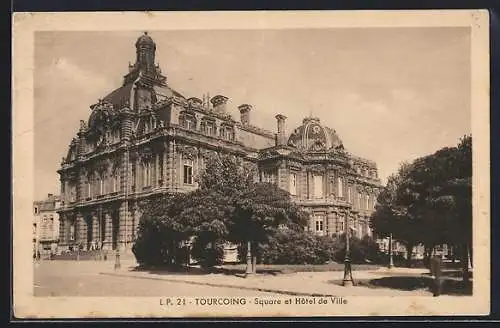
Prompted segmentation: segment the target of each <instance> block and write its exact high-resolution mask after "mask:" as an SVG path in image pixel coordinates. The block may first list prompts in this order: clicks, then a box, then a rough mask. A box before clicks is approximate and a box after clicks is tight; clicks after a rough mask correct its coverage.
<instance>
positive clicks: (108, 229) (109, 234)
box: [103, 212, 113, 249]
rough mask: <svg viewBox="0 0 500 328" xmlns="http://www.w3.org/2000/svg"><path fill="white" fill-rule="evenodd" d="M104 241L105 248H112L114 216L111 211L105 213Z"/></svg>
mask: <svg viewBox="0 0 500 328" xmlns="http://www.w3.org/2000/svg"><path fill="white" fill-rule="evenodd" d="M104 220H105V221H104V222H105V223H104V229H105V230H104V242H103V249H111V246H112V245H111V244H112V242H113V218H112V216H111V213H109V212H108V213H105V214H104Z"/></svg>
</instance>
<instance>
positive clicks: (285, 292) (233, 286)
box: [99, 272, 335, 297]
mask: <svg viewBox="0 0 500 328" xmlns="http://www.w3.org/2000/svg"><path fill="white" fill-rule="evenodd" d="M99 274H102V275H106V276H115V277H126V278H135V279H148V280H161V281H168V282H177V283H184V284H190V285H198V286H209V287H224V288H234V289H245V290H254V291H259V292H269V293H275V294H284V295H292V296H310V297H334V296H335V295H332V294H318V293H302V292H293V291H288V290H280V289H269V288H259V287H247V286H236V285H227V284H213V283H209V282H197V281H190V280H182V279H168V278H160V277H140V276H131V275H126V274H120V273H112V272H100V273H99Z"/></svg>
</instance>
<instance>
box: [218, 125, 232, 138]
mask: <svg viewBox="0 0 500 328" xmlns="http://www.w3.org/2000/svg"><path fill="white" fill-rule="evenodd" d="M220 136H221V137H222V138H223V139H226V140H234V128H233V127H232V126H227V125H226V126H221V128H220Z"/></svg>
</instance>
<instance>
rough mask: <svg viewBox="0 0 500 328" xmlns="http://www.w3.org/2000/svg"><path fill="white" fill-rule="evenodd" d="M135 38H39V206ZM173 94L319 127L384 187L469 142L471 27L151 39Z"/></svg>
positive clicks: (268, 123) (160, 34) (264, 121)
mask: <svg viewBox="0 0 500 328" xmlns="http://www.w3.org/2000/svg"><path fill="white" fill-rule="evenodd" d="M140 34H142V32H141V31H137V32H37V34H36V37H35V76H34V77H35V86H34V87H35V129H34V131H35V198H36V199H39V198H42V197H44V196H45V195H46V194H47V193H59V177H58V175H57V173H56V170H57V169H58V168H59V164H60V161H61V158H62V157H63V156H65V155H66V152H67V149H68V145H69V142H70V140H71V138H72V137H74V136H75V134H76V132H77V130H78V125H79V120H81V119H83V120H87V119H88V116H89V114H90V109H89V106H90V105H91V104H93V103H94V102H96V101H97V99H98V98H100V97H104V96H105V95H106V94H108V93H109V92H110V91H112V90H113V89H114V88H117V87H119V86H120V85H121V83H122V77H123V75H124V74H126V72H127V70H128V62H129V61H131V62H133V61H134V60H135V48H134V43H135V41H136V39H137V37H138V36H140ZM149 34H150V35H151V37H153V39H154V40H155V41H156V43H157V54H156V60H157V62H159V64H160V66H161V68H162V70H163V72H164V73H165V74H166V75H167V78H168V82H169V84H170V86H171V87H173V88H174V89H176V90H177V91H179V92H180V93H182V94H184V95H185V96H186V97H191V96H197V97H199V98H201V96H202V94H203V93H207V92H209V93H210V95H212V96H213V95H216V94H223V95H225V96H227V97H229V99H230V101H229V104H228V108H229V109H230V111H231V112H232V114H233V115H234V117H235V118H239V113H238V111H237V109H236V108H237V106H238V105H240V104H242V103H249V104H252V105H253V106H254V111H253V112H252V117H251V120H252V122H253V124H255V125H258V126H261V127H263V128H266V129H269V130H272V131H275V130H276V122H275V119H274V116H275V115H276V114H277V113H281V114H283V115H285V116H287V117H288V119H287V131H288V132H290V131H291V130H293V129H294V128H295V127H296V126H298V125H299V124H300V123H301V121H302V119H303V118H304V117H305V116H308V115H310V114H312V115H314V116H317V117H319V118H320V119H321V122H322V123H323V124H325V125H327V126H329V127H331V128H333V129H335V130H336V131H337V133H338V134H339V135H340V137H341V139H342V140H343V142H344V146H345V147H346V148H347V150H348V151H350V152H352V153H354V154H356V155H359V156H363V157H366V158H369V159H372V160H374V161H376V162H377V165H378V168H379V174H380V176H381V178H382V180H383V181H385V179H386V177H387V176H388V175H389V174H391V173H392V172H394V171H395V170H396V169H397V167H398V164H399V163H400V162H401V161H404V160H412V159H414V158H416V157H418V156H422V155H426V154H428V153H431V152H434V151H435V150H437V149H439V148H441V147H443V146H452V145H455V144H456V143H457V142H458V139H459V138H460V137H461V136H462V135H463V134H466V133H470V130H471V127H470V45H469V43H470V35H469V30H468V29H467V28H457V27H453V28H443V27H438V28H370V29H368V28H351V29H346V28H342V29H341V28H336V29H304V30H247V31H242V30H238V31H214V30H211V31H168V32H167V31H149Z"/></svg>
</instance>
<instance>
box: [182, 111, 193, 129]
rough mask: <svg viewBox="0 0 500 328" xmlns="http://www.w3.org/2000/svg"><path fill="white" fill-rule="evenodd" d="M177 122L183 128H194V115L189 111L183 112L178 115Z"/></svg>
mask: <svg viewBox="0 0 500 328" xmlns="http://www.w3.org/2000/svg"><path fill="white" fill-rule="evenodd" d="M179 124H180V126H182V127H183V128H185V129H188V130H196V117H195V116H194V115H192V114H190V113H183V114H181V115H180V116H179Z"/></svg>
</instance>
